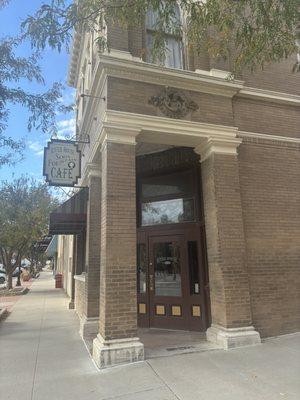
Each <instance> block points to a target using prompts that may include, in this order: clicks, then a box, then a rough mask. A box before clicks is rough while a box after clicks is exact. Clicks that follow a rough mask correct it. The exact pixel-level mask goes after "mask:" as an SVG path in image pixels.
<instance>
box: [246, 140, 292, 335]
mask: <svg viewBox="0 0 300 400" xmlns="http://www.w3.org/2000/svg"><path fill="white" fill-rule="evenodd" d="M299 166H300V152H299V148H298V150H297V149H296V148H294V147H289V146H286V145H283V146H274V145H273V146H272V145H270V144H264V143H261V144H260V145H258V144H255V143H247V144H242V145H241V146H240V148H239V168H240V185H241V194H242V206H243V215H244V228H245V237H246V247H247V264H248V271H249V276H250V284H251V304H252V315H253V321H254V325H255V327H256V329H257V330H258V331H259V332H260V333H261V335H262V336H274V335H279V334H285V333H291V332H295V331H298V330H300V168H299Z"/></svg>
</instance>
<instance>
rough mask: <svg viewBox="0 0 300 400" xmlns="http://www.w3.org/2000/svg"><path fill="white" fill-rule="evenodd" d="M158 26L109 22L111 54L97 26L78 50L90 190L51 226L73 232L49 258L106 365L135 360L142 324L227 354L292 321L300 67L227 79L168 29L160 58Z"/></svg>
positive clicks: (298, 219)
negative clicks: (200, 338)
mask: <svg viewBox="0 0 300 400" xmlns="http://www.w3.org/2000/svg"><path fill="white" fill-rule="evenodd" d="M153 18H154V16H153V15H148V17H147V18H146V24H145V29H144V30H138V29H136V28H135V29H134V28H132V29H129V30H128V31H127V30H122V29H120V28H118V27H116V26H114V27H110V26H108V28H107V36H108V39H109V42H110V46H111V52H110V53H109V54H102V55H99V53H98V49H97V46H96V44H95V42H94V37H93V35H92V34H90V33H87V34H80V33H76V34H75V36H74V43H73V49H72V52H71V63H70V73H69V83H70V85H71V86H73V87H75V88H76V90H77V97H76V102H77V120H76V124H77V132H78V135H80V140H81V141H87V138H89V139H90V143H89V144H84V143H81V144H80V147H81V149H82V153H83V155H82V179H81V181H80V183H79V184H80V186H86V187H87V188H88V189H82V190H81V191H80V192H78V194H76V195H75V196H74V197H73V198H72V199H70V200H68V202H67V203H66V204H65V205H64V206H62V207H64V209H62V208H61V209H60V210H58V212H57V213H58V214H60V217H59V218H56V217H57V214H56V217H55V213H54V214H53V215H52V222H51V225H50V233H52V234H60V235H66V236H60V239H59V244H58V264H59V263H61V262H62V260H63V268H64V286H65V288H66V290H67V291H68V293H69V295H70V297H71V299H73V300H74V304H75V309H76V311H77V313H78V316H79V319H80V332H81V335H82V336H83V337H85V336H89V337H91V335H92V336H94V337H95V340H94V345H93V357H94V359H95V361H96V363H97V364H98V365H99V366H100V367H106V366H108V365H115V364H119V363H126V362H133V361H138V360H141V359H143V357H144V352H143V343H141V342H140V340H139V339H138V332H137V329H138V327H150V328H152V327H155V328H167V329H182V330H187V331H188V330H195V331H202V332H206V333H207V339H208V340H209V341H214V342H217V343H219V344H222V346H223V347H224V348H225V349H227V348H232V347H236V346H243V345H250V344H256V343H259V342H260V338H261V337H267V336H275V335H281V334H286V333H291V332H295V331H297V330H299V325H300V309H299V307H300V299H299V282H300V279H299V261H300V168H299V167H300V153H299V147H300V135H299V127H300V112H299V111H300V109H299V106H300V83H299V79H300V78H299V75H297V74H293V73H292V72H291V66H292V64H293V61H292V60H286V61H284V62H282V63H279V64H276V65H272V66H270V67H268V68H267V69H266V70H265V71H263V72H256V73H254V74H250V73H244V75H243V76H241V77H240V78H239V79H236V80H233V81H230V80H228V79H227V77H228V72H227V71H228V69H229V67H228V66H227V65H226V64H225V63H213V62H212V61H211V60H210V59H209V57H208V55H207V54H205V53H203V54H202V55H200V56H199V55H195V54H193V53H191V52H190V51H189V49H188V47H187V46H186V45H185V43H184V41H183V40H182V38H179V37H171V36H170V37H168V46H169V50H170V51H169V52H168V54H167V57H166V61H165V65H156V64H154V63H151V52H149V51H148V50H149V46H151V35H152V26H153V25H151V24H153ZM145 48H146V49H147V51H146V52H145V51H143V49H145ZM142 54H143V56H142V57H143V58H141V55H142ZM78 137H79V136H78ZM53 218H54V219H53ZM55 218H56V219H55ZM64 218H65V219H64ZM68 235H74V236H68ZM73 238H74V240H73ZM67 242H68V244H67ZM74 282H75V284H74ZM72 306H73V303H72V301H71V307H72Z"/></svg>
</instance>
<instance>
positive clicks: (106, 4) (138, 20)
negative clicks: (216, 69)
mask: <svg viewBox="0 0 300 400" xmlns="http://www.w3.org/2000/svg"><path fill="white" fill-rule="evenodd" d="M176 4H178V5H179V6H180V8H181V10H182V13H183V15H185V16H186V18H184V20H183V22H180V21H178V20H176V13H175V8H174V6H175V5H176ZM149 7H151V8H152V9H153V10H154V12H156V13H157V14H158V23H157V26H156V27H155V28H156V29H155V30H156V34H155V38H154V52H156V53H157V54H159V52H162V49H163V48H164V47H165V46H166V42H165V38H164V32H166V31H168V32H173V33H180V34H181V35H185V36H186V37H187V39H188V43H189V46H190V47H192V48H193V49H194V50H195V51H196V52H200V51H201V50H203V49H204V48H205V49H206V50H207V51H208V53H209V55H210V56H211V57H213V58H215V59H219V58H222V59H228V58H230V59H231V60H232V69H233V72H238V71H241V70H243V69H245V68H248V69H251V70H254V69H255V68H258V67H259V68H263V67H264V66H265V65H268V64H269V63H272V62H278V61H280V60H282V59H284V58H287V57H289V56H291V55H292V54H294V53H296V52H297V50H298V48H297V46H296V38H297V35H299V33H297V29H298V30H299V28H298V24H299V21H300V18H299V16H300V13H299V12H300V0H202V1H201V0H199V1H197V0H78V1H74V2H72V3H71V4H70V1H65V0H52V1H49V2H48V3H46V4H43V5H42V6H41V8H40V9H39V10H37V12H36V13H35V14H34V15H33V16H29V17H28V18H27V19H26V20H25V21H24V22H23V24H22V27H23V30H24V34H25V35H27V36H28V37H30V39H31V42H32V45H33V47H35V48H37V49H44V48H45V47H46V46H50V47H52V48H53V49H58V50H61V49H62V48H63V47H64V46H68V45H69V43H70V40H71V37H72V30H73V28H76V29H78V30H81V29H92V30H94V31H96V32H98V39H97V40H98V42H99V44H100V47H101V48H103V46H104V45H105V44H104V42H103V37H105V34H104V35H103V33H105V29H106V26H107V24H108V23H117V24H119V25H120V26H123V27H126V26H143V21H144V17H145V14H146V12H147V10H148V8H149ZM106 45H107V46H109V43H106ZM294 69H299V65H298V64H297V65H295V66H294Z"/></svg>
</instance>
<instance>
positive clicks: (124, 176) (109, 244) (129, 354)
mask: <svg viewBox="0 0 300 400" xmlns="http://www.w3.org/2000/svg"><path fill="white" fill-rule="evenodd" d="M134 145H135V138H134V136H133V137H130V135H127V136H126V137H124V136H123V135H122V136H121V135H120V136H118V135H117V136H116V135H109V136H108V135H106V136H105V138H104V140H103V144H102V200H101V205H102V209H101V276H100V320H99V334H98V336H97V338H96V339H95V340H94V343H93V358H94V360H95V362H96V364H97V365H98V367H99V368H106V367H109V366H113V365H118V364H124V363H130V362H134V361H140V360H143V358H144V347H143V345H142V343H140V342H139V339H138V338H137V309H136V307H137V305H136V304H137V303H136V302H137V298H136V296H137V292H136V177H135V146H134Z"/></svg>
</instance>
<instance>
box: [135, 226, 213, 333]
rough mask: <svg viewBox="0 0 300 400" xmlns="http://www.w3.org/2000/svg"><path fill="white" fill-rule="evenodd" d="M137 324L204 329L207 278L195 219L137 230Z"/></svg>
mask: <svg viewBox="0 0 300 400" xmlns="http://www.w3.org/2000/svg"><path fill="white" fill-rule="evenodd" d="M137 289H138V295H137V299H138V324H139V326H141V327H155V328H164V329H183V330H195V331H204V330H206V328H207V325H208V279H207V273H206V268H205V253H204V240H203V237H202V235H201V227H200V226H199V225H198V224H186V226H182V227H180V228H179V227H178V226H177V227H176V228H175V229H172V228H162V227H161V228H159V229H157V228H156V229H155V228H145V229H140V230H138V243H137Z"/></svg>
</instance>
